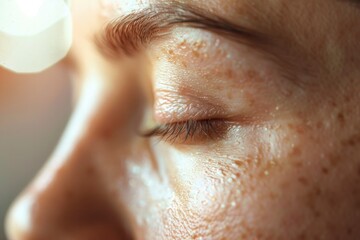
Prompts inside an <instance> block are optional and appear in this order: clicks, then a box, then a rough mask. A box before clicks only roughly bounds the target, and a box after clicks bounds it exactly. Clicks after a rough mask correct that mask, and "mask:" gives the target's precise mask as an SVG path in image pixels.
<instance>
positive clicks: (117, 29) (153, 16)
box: [95, 1, 266, 57]
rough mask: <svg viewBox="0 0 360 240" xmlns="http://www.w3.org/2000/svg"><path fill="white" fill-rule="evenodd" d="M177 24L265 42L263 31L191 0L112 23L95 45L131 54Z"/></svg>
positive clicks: (152, 7)
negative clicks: (197, 4) (192, 2)
mask: <svg viewBox="0 0 360 240" xmlns="http://www.w3.org/2000/svg"><path fill="white" fill-rule="evenodd" d="M174 26H183V27H193V28H198V29H206V30H209V31H212V32H215V33H218V34H221V35H222V36H224V37H227V38H229V39H232V40H234V41H241V42H243V43H247V44H257V45H262V44H264V43H265V42H266V37H265V36H264V35H262V34H261V33H259V32H257V31H255V30H252V29H249V28H246V27H244V26H238V25H236V24H234V23H232V22H230V21H229V20H227V19H225V18H223V17H221V16H219V15H216V14H215V13H214V12H210V11H207V10H206V9H204V8H200V7H197V6H194V5H192V4H188V3H180V2H177V1H171V2H167V3H159V4H153V5H150V6H149V7H147V8H144V9H142V10H140V11H138V12H133V13H130V14H128V15H126V16H124V17H120V18H117V19H114V20H112V21H111V22H109V23H108V24H107V25H106V26H105V29H104V30H103V32H102V34H101V35H99V36H97V38H96V39H95V40H96V44H97V46H98V48H99V49H100V51H101V52H102V53H104V54H105V55H107V56H115V57H116V56H119V55H120V56H121V55H123V54H125V55H132V54H134V53H135V52H137V51H139V50H140V49H141V48H142V47H146V46H147V45H149V44H150V43H151V42H153V41H156V40H158V39H162V38H164V37H165V36H167V35H168V34H169V33H170V32H171V29H172V28H173V27H174Z"/></svg>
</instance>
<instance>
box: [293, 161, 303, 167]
mask: <svg viewBox="0 0 360 240" xmlns="http://www.w3.org/2000/svg"><path fill="white" fill-rule="evenodd" d="M293 165H294V167H296V168H302V167H303V163H302V162H294V163H293Z"/></svg>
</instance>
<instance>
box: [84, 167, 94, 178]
mask: <svg viewBox="0 0 360 240" xmlns="http://www.w3.org/2000/svg"><path fill="white" fill-rule="evenodd" d="M86 175H88V176H89V177H92V176H94V175H95V169H94V168H93V167H92V166H88V167H87V168H86Z"/></svg>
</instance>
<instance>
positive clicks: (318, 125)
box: [316, 121, 324, 129]
mask: <svg viewBox="0 0 360 240" xmlns="http://www.w3.org/2000/svg"><path fill="white" fill-rule="evenodd" d="M323 127H324V123H323V122H322V121H319V122H317V123H316V128H317V129H322V128H323Z"/></svg>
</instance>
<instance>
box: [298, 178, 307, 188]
mask: <svg viewBox="0 0 360 240" xmlns="http://www.w3.org/2000/svg"><path fill="white" fill-rule="evenodd" d="M298 181H299V183H301V184H302V185H304V186H307V185H309V181H308V180H307V179H306V178H304V177H299V178H298Z"/></svg>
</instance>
